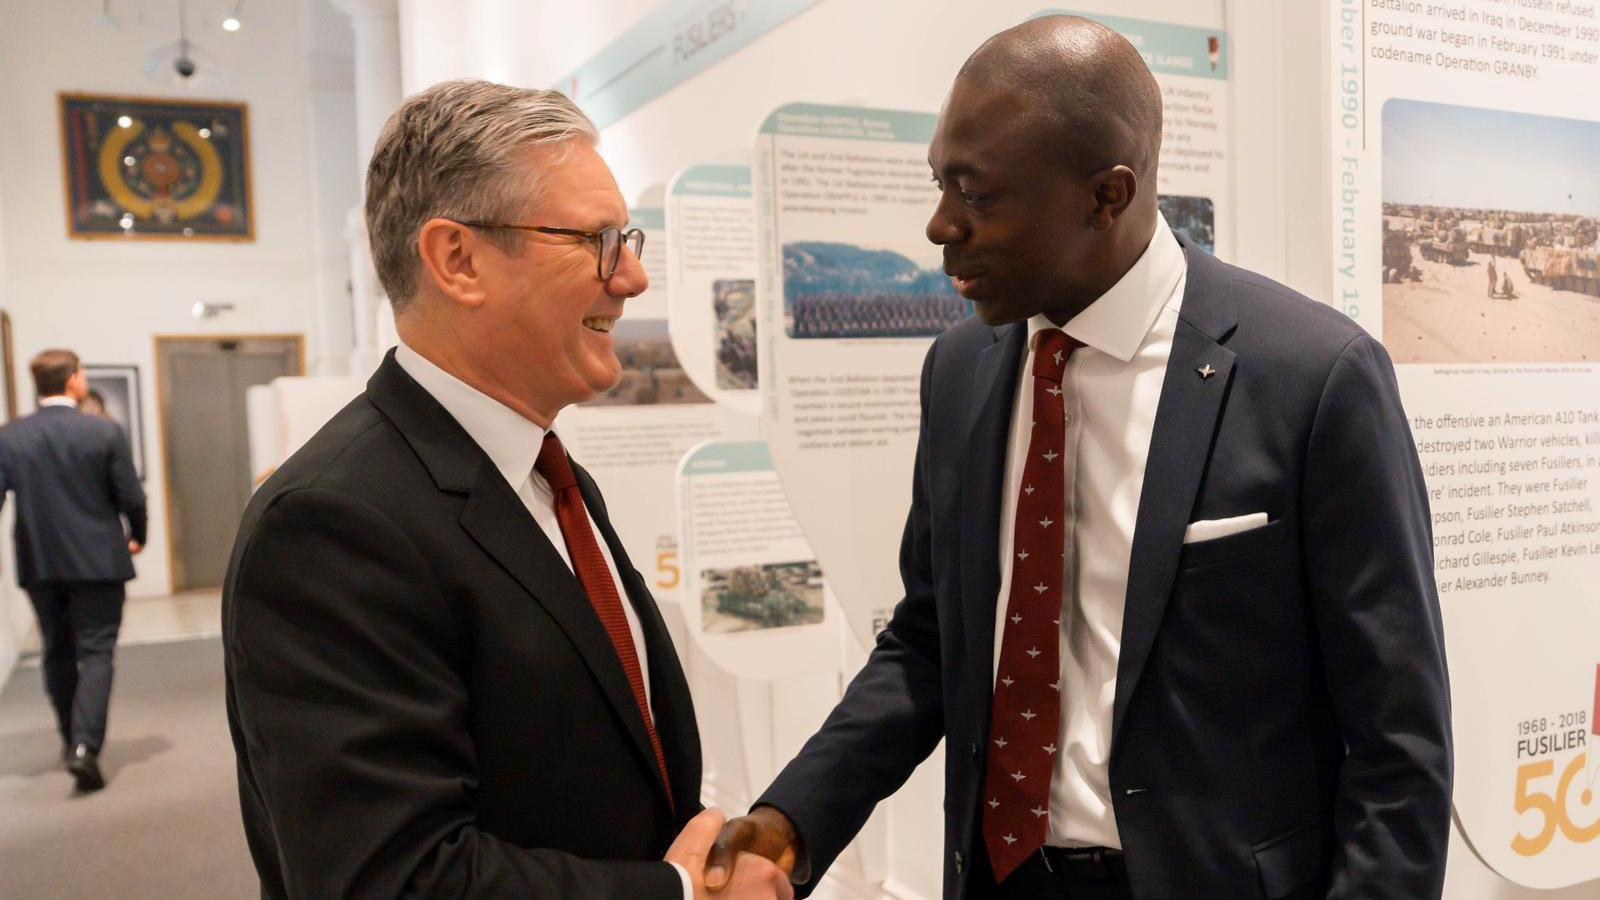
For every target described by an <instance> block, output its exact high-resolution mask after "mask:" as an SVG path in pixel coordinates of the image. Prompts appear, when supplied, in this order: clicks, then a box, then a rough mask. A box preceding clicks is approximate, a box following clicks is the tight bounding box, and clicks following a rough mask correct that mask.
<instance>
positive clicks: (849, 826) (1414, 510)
mask: <svg viewBox="0 0 1600 900" xmlns="http://www.w3.org/2000/svg"><path fill="white" fill-rule="evenodd" d="M1160 140H1161V97H1160V91H1159V89H1158V87H1157V85H1156V83H1155V81H1154V79H1153V78H1152V77H1151V76H1150V73H1149V71H1148V70H1147V69H1146V68H1145V66H1144V64H1143V61H1142V60H1141V59H1140V57H1139V55H1138V53H1137V51H1136V50H1135V49H1134V48H1133V47H1132V46H1130V45H1129V44H1128V42H1127V41H1125V40H1124V39H1122V38H1121V37H1119V36H1118V35H1116V34H1115V33H1113V32H1111V31H1109V30H1107V29H1105V28H1102V27H1100V26H1098V25H1095V24H1093V23H1090V22H1087V21H1085V20H1082V19H1076V18H1070V17H1048V18H1043V19H1037V20H1034V21H1030V22H1028V23H1026V24H1024V25H1021V26H1018V27H1016V28H1013V29H1011V30H1009V31H1006V32H1003V33H1001V34H999V35H997V36H995V37H994V38H991V39H990V40H989V41H988V42H987V43H985V44H984V45H983V46H982V47H980V48H979V49H978V50H977V52H976V53H974V54H973V55H972V57H971V58H970V59H969V60H967V62H966V64H965V65H964V66H963V67H962V69H961V72H960V74H959V75H958V76H957V78H956V81H955V84H954V86H953V87H952V88H951V91H950V94H949V97H948V99H947V100H946V102H945V105H944V109H943V111H942V112H941V114H940V117H939V124H938V127H937V129H936V131H935V134H934V138H933V142H932V145H931V146H930V148H929V154H928V161H929V164H930V165H931V166H932V168H933V174H934V178H935V181H936V182H937V183H938V185H939V187H940V190H941V191H942V196H941V199H940V201H939V206H938V208H937V210H936V211H935V213H934V215H933V218H932V219H931V220H930V221H929V222H928V226H927V235H928V239H929V240H930V241H932V242H933V243H935V244H938V245H940V246H941V247H943V248H944V259H945V270H946V271H947V272H948V273H949V274H950V275H951V276H952V278H954V280H955V285H956V288H957V289H958V290H959V291H960V292H961V294H962V295H963V296H965V297H967V298H968V299H970V300H971V301H972V302H973V304H974V306H975V307H976V310H977V318H976V319H974V320H969V321H967V322H965V323H963V324H961V325H958V326H956V327H954V328H952V329H950V331H948V332H947V333H945V334H944V335H943V336H942V337H940V338H939V339H938V340H936V341H935V342H934V344H933V347H932V349H931V350H930V351H929V352H928V356H927V361H926V363H925V364H924V366H923V372H922V426H921V436H920V440H919V443H918V448H917V456H916V468H915V471H914V476H913V477H914V483H913V494H912V505H911V511H910V515H909V518H908V520H907V522H906V527H905V537H904V542H903V544H902V549H901V556H900V565H901V572H902V576H903V579H904V582H905V598H904V600H903V601H902V602H901V603H900V604H899V606H898V607H897V608H896V609H895V612H894V615H893V617H892V619H891V620H890V622H889V624H888V627H886V628H885V629H884V631H883V632H882V633H881V634H880V635H879V638H878V643H877V647H876V649H875V650H874V651H873V653H872V655H871V657H870V658H869V660H868V662H867V664H866V667H865V668H864V669H863V670H862V671H861V673H860V674H859V675H858V676H857V677H856V679H855V680H854V682H852V684H851V685H850V688H849V690H848V691H847V692H846V694H845V696H844V699H843V700H842V701H840V703H839V705H838V707H837V708H836V709H835V710H834V711H833V714H832V715H831V716H830V717H829V718H828V720H827V722H826V723H825V724H824V725H823V727H822V730H821V731H820V732H818V734H817V735H816V736H815V737H813V738H812V739H811V741H810V742H808V743H807V744H806V746H805V748H804V749H803V750H802V751H801V753H800V755H799V756H798V757H797V758H796V759H795V760H794V761H793V762H792V763H790V764H789V765H788V766H787V767H786V768H785V769H784V771H783V772H782V773H781V774H780V775H779V776H778V778H777V780H776V781H775V782H774V783H773V784H772V786H771V787H770V788H769V789H768V790H767V792H766V793H765V794H764V795H763V796H762V797H761V799H760V800H759V801H758V803H757V806H756V808H755V809H754V810H753V811H752V812H751V813H750V815H748V816H745V817H741V818H739V819H735V820H734V821H732V822H731V823H729V825H728V826H727V828H725V829H724V831H723V834H722V836H721V838H719V844H718V845H717V847H715V848H714V849H713V853H712V855H711V857H710V859H709V861H708V866H709V867H710V871H708V873H707V884H708V885H715V884H718V883H720V881H721V879H722V877H723V873H722V871H720V870H722V869H723V868H724V867H725V866H726V864H727V861H728V860H730V859H731V858H732V856H731V854H732V853H733V852H735V851H738V850H754V851H756V852H759V853H761V854H763V855H765V856H767V857H769V858H772V859H774V860H777V861H779V862H780V864H781V865H787V866H793V867H794V873H795V879H796V881H797V882H800V883H803V884H806V885H807V886H808V887H809V886H810V885H814V884H815V881H816V878H815V876H817V875H820V874H821V873H822V872H823V871H825V870H826V869H827V868H828V866H829V865H830V864H831V863H832V862H833V860H834V858H835V857H836V856H837V855H838V854H839V852H840V851H841V850H842V849H843V848H844V846H845V845H846V844H847V843H848V842H849V841H850V840H851V838H852V837H853V836H854V835H855V834H856V832H857V831H858V830H859V829H860V827H861V825H862V824H863V823H864V822H865V820H866V818H867V816H868V814H869V813H871V811H872V808H873V806H874V805H875V804H876V803H877V802H878V801H879V800H881V799H883V798H884V797H887V796H888V795H889V794H891V793H893V792H894V791H895V790H896V789H898V788H899V787H900V785H901V784H903V783H904V782H905V780H906V778H907V777H908V776H909V775H910V774H911V772H912V770H913V769H914V768H915V767H916V766H917V764H918V763H920V762H921V761H922V760H923V759H924V758H926V757H927V756H928V754H929V753H930V752H932V750H933V749H934V747H935V745H937V744H938V742H939V741H940V739H941V738H942V739H943V740H944V742H945V845H944V850H943V853H942V854H940V861H941V864H942V867H943V870H944V885H945V890H944V895H945V897H946V898H958V897H959V898H990V897H1070V898H1073V900H1084V898H1098V897H1116V898H1125V897H1139V898H1176V897H1227V898H1239V897H1266V898H1308V897H1319V898H1320V897H1339V898H1367V900H1370V898H1386V897H1394V898H1422V897H1438V896H1439V894H1440V890H1441V885H1442V882H1443V874H1444V862H1445V847H1446V842H1447V836H1448V829H1449V816H1450V782H1451V753H1450V717H1449V700H1448V688H1447V684H1446V672H1445V659H1444V637H1443V633H1442V628H1441V625H1440V618H1439V606H1438V598H1437V596H1436V591H1435V587H1434V581H1433V563H1432V553H1431V546H1432V542H1431V537H1430V533H1429V518H1428V502H1427V498H1426V495H1425V493H1424V489H1423V478H1422V472H1421V469H1420V467H1419V465H1418V461H1417V455H1416V451H1415V448H1414V447H1413V445H1412V442H1411V438H1410V432H1409V430H1408V428H1407V425H1406V418H1405V414H1404V412H1403V410H1402V409H1401V405H1400V398H1399V395H1398V392H1397V389H1396V384H1395V377H1394V371H1393V367H1392V365H1391V363H1390V361H1389V357H1388V355H1387V354H1386V353H1385V352H1384V349H1383V347H1382V346H1381V345H1380V344H1379V343H1378V342H1377V341H1375V340H1373V339H1372V338H1371V337H1370V336H1368V335H1367V334H1366V333H1365V332H1363V331H1362V330H1361V329H1360V328H1358V327H1357V326H1356V325H1355V324H1354V323H1352V322H1351V321H1349V320H1348V319H1346V318H1345V317H1343V316H1341V315H1339V314H1338V313H1337V312H1334V311H1333V310H1332V309H1330V308H1328V307H1327V306H1325V305H1322V304H1320V303H1316V302H1313V301H1311V300H1309V299H1307V298H1305V297H1302V296H1300V295H1298V294H1296V293H1294V292H1293V291H1291V290H1289V289H1288V288H1285V287H1283V286H1282V285H1279V284H1276V283H1274V282H1272V281H1270V280H1268V279H1266V278H1263V277H1260V276H1258V275H1254V274H1251V273H1249V272H1245V271H1243V270H1240V269H1237V268H1234V267H1232V266H1229V265H1226V264H1224V263H1222V262H1219V261H1218V260H1216V259H1214V258H1212V257H1211V256H1208V255H1207V254H1206V253H1205V252H1203V251H1202V250H1200V249H1199V248H1198V247H1196V246H1195V245H1194V244H1192V243H1190V242H1188V241H1186V240H1184V239H1182V238H1179V237H1175V236H1174V235H1173V233H1172V232H1171V231H1170V230H1169V229H1168V227H1167V225H1166V224H1165V223H1164V222H1163V221H1162V219H1161V217H1160V215H1159V213H1158V211H1157V207H1156V191H1155V187H1156V158H1157V154H1158V151H1159V149H1160Z"/></svg>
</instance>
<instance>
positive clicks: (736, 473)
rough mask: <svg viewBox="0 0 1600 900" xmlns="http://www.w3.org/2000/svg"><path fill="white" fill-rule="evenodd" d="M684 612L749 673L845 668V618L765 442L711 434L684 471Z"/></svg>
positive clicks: (712, 648)
mask: <svg viewBox="0 0 1600 900" xmlns="http://www.w3.org/2000/svg"><path fill="white" fill-rule="evenodd" d="M678 522H679V528H680V535H681V536H680V538H679V542H678V546H679V549H680V552H681V554H682V559H683V568H684V576H683V579H684V591H683V617H684V621H685V623H686V624H687V626H688V630H689V635H690V637H691V638H692V639H693V640H694V641H695V642H697V643H699V644H700V645H701V646H702V647H703V648H704V649H705V651H706V655H708V656H710V657H711V658H712V659H713V660H715V661H716V663H717V664H718V665H720V666H721V667H722V668H724V669H726V670H728V671H729V672H732V673H733V674H735V675H737V676H739V677H742V678H751V679H756V680H761V681H770V680H773V679H781V678H783V677H785V675H786V674H787V673H795V672H807V673H810V674H812V675H827V674H830V673H835V672H838V670H839V641H838V629H837V627H836V623H835V622H833V621H830V619H834V618H836V617H837V616H838V613H837V611H834V612H833V613H832V615H829V609H830V608H831V607H833V606H834V603H832V602H831V601H829V600H827V592H828V591H827V583H826V582H825V581H824V580H823V573H822V568H821V566H819V565H817V560H816V558H815V556H814V554H813V553H812V552H811V546H810V544H808V543H807V542H806V538H805V535H804V534H802V533H801V531H800V525H799V523H798V522H796V521H795V517H794V514H793V513H792V512H791V511H790V509H789V501H788V499H787V498H786V497H785V496H784V493H783V486H782V485H780V484H779V483H778V475H777V473H776V472H775V471H774V470H773V468H772V456H771V454H770V453H768V452H767V445H766V444H765V443H763V442H761V441H747V442H738V443H734V442H708V443H704V444H701V445H700V446H698V447H695V448H694V449H693V450H690V451H689V453H688V454H687V455H685V456H684V458H683V462H682V464H681V465H680V466H679V469H678Z"/></svg>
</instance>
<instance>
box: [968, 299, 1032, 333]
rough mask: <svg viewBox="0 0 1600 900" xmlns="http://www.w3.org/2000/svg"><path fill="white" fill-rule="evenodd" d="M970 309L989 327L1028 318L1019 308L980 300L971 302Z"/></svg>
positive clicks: (996, 326)
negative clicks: (1010, 307)
mask: <svg viewBox="0 0 1600 900" xmlns="http://www.w3.org/2000/svg"><path fill="white" fill-rule="evenodd" d="M972 311H973V313H974V314H976V315H977V317H978V321H980V322H982V323H983V324H985V325H988V326H989V327H990V328H998V327H1000V326H1001V325H1010V324H1011V323H1012V322H1021V321H1022V320H1024V319H1026V318H1028V316H1027V315H1026V314H1025V313H1023V312H1022V311H1021V310H1017V309H1007V308H1005V307H1002V306H995V305H993V304H989V303H984V302H983V301H981V300H979V301H974V302H973V304H972Z"/></svg>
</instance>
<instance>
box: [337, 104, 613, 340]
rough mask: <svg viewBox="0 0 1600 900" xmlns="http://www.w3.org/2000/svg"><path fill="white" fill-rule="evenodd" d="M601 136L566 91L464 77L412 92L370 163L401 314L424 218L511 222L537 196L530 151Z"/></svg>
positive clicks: (380, 265)
mask: <svg viewBox="0 0 1600 900" xmlns="http://www.w3.org/2000/svg"><path fill="white" fill-rule="evenodd" d="M599 139H600V135H599V132H598V131H596V130H595V127H594V123H593V122H591V121H589V117H588V116H586V115H584V114H583V111H582V110H580V109H578V107H577V106H576V105H575V104H574V103H573V102H572V101H571V100H569V99H567V98H566V96H565V95H563V94H561V93H560V92H559V91H541V90H530V89H528V88H519V87H511V86H510V85H504V84H494V83H492V82H488V81H478V80H460V81H444V82H440V83H439V84H436V85H434V86H433V87H430V88H428V89H427V90H425V91H422V92H421V93H418V94H414V95H412V96H410V97H407V98H406V100H405V101H404V102H403V103H401V104H400V108H399V109H397V110H395V112H394V115H392V116H390V117H389V121H388V122H387V123H385V124H384V126H383V131H382V133H380V134H379V135H378V142H377V145H376V146H375V147H374V148H373V150H372V161H371V162H369V163H368V164H367V205H366V213H367V234H368V236H369V239H370V240H371V242H372V261H373V264H374V266H375V267H376V268H377V270H378V280H379V281H381V282H382V283H383V289H384V291H385V292H386V293H388V295H389V302H390V303H391V304H392V305H393V306H394V311H395V313H396V314H397V315H398V314H399V313H401V312H403V311H404V310H405V309H406V307H408V306H409V305H410V304H411V301H412V299H414V298H415V296H416V293H417V270H418V266H419V265H420V262H419V259H418V256H417V238H418V234H419V233H420V232H421V230H422V226H423V224H424V223H426V222H427V221H428V220H429V219H433V218H446V219H455V220H457V221H496V222H504V221H507V219H508V218H510V217H514V216H516V215H518V214H520V213H521V212H523V211H525V210H526V209H528V208H529V207H531V206H532V205H533V204H535V203H537V202H538V199H539V194H538V187H539V186H538V180H537V175H536V173H535V177H534V178H533V179H532V181H530V179H529V177H528V174H527V173H526V172H525V171H524V170H522V169H521V168H520V166H521V165H522V164H523V163H524V161H525V160H526V156H527V152H528V151H529V150H531V149H533V148H535V147H544V146H553V145H559V144H568V143H569V142H572V141H584V142H587V143H589V144H591V145H592V144H595V143H597V142H598V141H599ZM511 176H515V177H511ZM488 236H489V237H490V239H492V240H496V241H498V242H502V246H506V245H507V244H509V243H510V242H514V241H518V239H517V237H516V235H515V233H514V232H490V233H488ZM516 245H517V246H519V247H520V242H519V241H518V243H517V244H516ZM508 249H510V248H509V247H508Z"/></svg>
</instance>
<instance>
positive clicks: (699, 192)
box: [672, 165, 751, 199]
mask: <svg viewBox="0 0 1600 900" xmlns="http://www.w3.org/2000/svg"><path fill="white" fill-rule="evenodd" d="M672 195H673V196H674V197H742V198H744V199H749V198H750V197H751V192H750V167H749V166H719V165H703V166H690V167H689V168H687V169H684V170H683V172H682V173H680V174H679V175H678V177H677V178H676V179H674V180H673V182H672Z"/></svg>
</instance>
